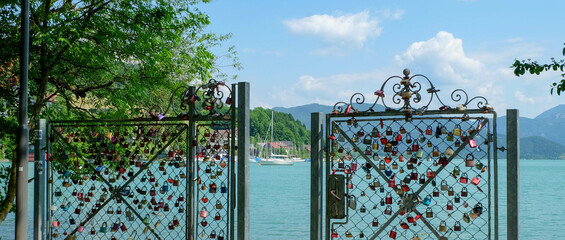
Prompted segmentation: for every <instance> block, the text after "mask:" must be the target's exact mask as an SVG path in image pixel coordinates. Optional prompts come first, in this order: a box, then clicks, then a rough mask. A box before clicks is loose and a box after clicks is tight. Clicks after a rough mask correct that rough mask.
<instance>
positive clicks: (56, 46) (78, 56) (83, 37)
mask: <svg viewBox="0 0 565 240" xmlns="http://www.w3.org/2000/svg"><path fill="white" fill-rule="evenodd" d="M206 2H209V0H160V1H150V0H121V1H117V0H84V1H76V0H32V1H31V14H30V42H31V43H30V69H29V96H30V97H29V98H30V103H29V104H30V107H29V120H30V124H31V125H30V130H31V132H33V129H34V127H35V126H34V123H35V120H36V119H38V118H40V117H55V118H56V119H61V118H62V117H63V118H86V117H90V118H107V117H114V118H116V117H119V118H130V117H132V116H133V117H137V116H139V115H140V114H143V113H148V112H153V111H154V112H162V111H163V109H164V108H165V107H166V105H167V104H168V97H170V95H171V94H172V92H173V90H174V89H176V88H177V87H179V86H186V85H187V83H188V82H191V81H196V82H203V81H205V80H206V79H209V78H211V77H212V76H214V77H216V78H218V77H222V78H227V77H228V76H226V75H223V74H222V73H221V71H220V67H221V66H218V61H219V60H221V58H228V59H230V60H231V62H230V65H231V66H232V67H235V68H239V62H238V60H237V58H236V57H235V51H234V49H233V48H229V49H228V50H226V54H225V55H223V56H216V55H215V54H214V53H213V52H212V50H211V49H212V48H217V47H219V46H221V42H223V41H224V40H226V39H228V38H229V37H230V35H216V34H214V33H207V32H205V27H206V26H207V25H209V24H210V19H209V17H208V16H207V15H206V14H205V13H203V12H202V11H200V10H199V9H198V8H197V6H198V5H199V4H201V3H206ZM19 4H20V1H19V0H5V1H2V2H1V3H0V46H2V47H1V48H0V96H1V98H2V99H3V102H0V113H2V112H5V113H6V114H4V115H2V114H0V124H1V125H0V129H1V130H0V131H2V138H1V139H0V140H1V141H2V145H1V146H0V148H2V149H3V150H4V151H5V152H6V158H10V159H13V149H10V147H9V146H15V144H14V143H15V137H14V136H15V132H14V133H12V131H13V130H14V129H10V128H7V126H13V125H16V126H17V122H16V121H17V118H16V116H17V114H16V113H17V105H18V102H17V96H18V92H19V91H18V85H19V77H18V69H19V65H18V64H19V63H18V62H19V48H20V46H19V44H20V43H19V39H20V32H19V29H20V21H19V17H20V6H19ZM54 97H56V101H57V102H56V103H55V106H52V107H49V108H46V104H47V103H48V102H49V100H51V99H53V98H54ZM89 109H104V110H105V111H100V112H98V113H93V112H91V111H89ZM14 131H15V130H14ZM31 135H33V134H31ZM0 158H2V156H0ZM15 167H16V164H15V162H12V165H11V169H9V170H7V171H8V172H11V171H12V170H13V169H15ZM5 172H6V169H5ZM9 175H11V174H9ZM10 179H12V178H10ZM13 179H14V180H10V181H9V183H8V185H7V188H5V189H4V190H5V192H7V193H8V194H6V197H5V198H4V199H0V200H3V201H2V203H0V222H2V221H3V219H4V218H5V217H6V215H7V213H8V211H9V210H10V209H11V204H12V203H13V201H14V197H15V196H14V194H10V192H11V190H12V189H15V177H14V178H13ZM14 192H15V191H14Z"/></svg>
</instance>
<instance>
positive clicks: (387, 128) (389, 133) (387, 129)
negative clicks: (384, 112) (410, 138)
mask: <svg viewBox="0 0 565 240" xmlns="http://www.w3.org/2000/svg"><path fill="white" fill-rule="evenodd" d="M385 133H386V135H387V136H392V128H391V127H390V126H388V127H386V131H385Z"/></svg>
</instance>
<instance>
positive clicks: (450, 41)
mask: <svg viewBox="0 0 565 240" xmlns="http://www.w3.org/2000/svg"><path fill="white" fill-rule="evenodd" d="M395 59H396V61H397V62H398V63H399V64H400V65H404V66H409V65H416V66H420V67H423V68H424V69H427V70H428V71H430V70H431V71H434V73H435V75H437V76H438V77H441V78H444V79H449V80H450V81H454V82H457V83H459V84H465V85H469V84H471V83H472V78H473V76H474V75H476V74H478V73H480V72H481V71H482V70H483V68H484V66H483V64H482V63H481V62H480V61H479V60H477V59H473V58H470V57H468V56H466V55H465V51H463V40H461V39H459V38H455V37H454V36H453V34H451V33H449V32H445V31H440V32H438V33H437V35H436V36H435V37H433V38H431V39H429V40H427V41H422V42H415V43H412V45H411V46H410V47H409V48H408V49H407V50H406V51H405V52H404V53H403V54H401V55H396V56H395Z"/></svg>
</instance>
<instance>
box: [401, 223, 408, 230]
mask: <svg viewBox="0 0 565 240" xmlns="http://www.w3.org/2000/svg"><path fill="white" fill-rule="evenodd" d="M400 227H401V228H402V229H408V228H410V227H409V226H408V224H406V223H405V222H401V223H400Z"/></svg>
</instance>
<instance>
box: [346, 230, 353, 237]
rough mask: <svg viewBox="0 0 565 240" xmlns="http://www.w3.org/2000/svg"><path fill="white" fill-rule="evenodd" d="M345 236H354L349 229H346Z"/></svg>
mask: <svg viewBox="0 0 565 240" xmlns="http://www.w3.org/2000/svg"><path fill="white" fill-rule="evenodd" d="M345 237H346V238H352V237H353V234H351V232H350V231H349V230H347V231H345Z"/></svg>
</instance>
